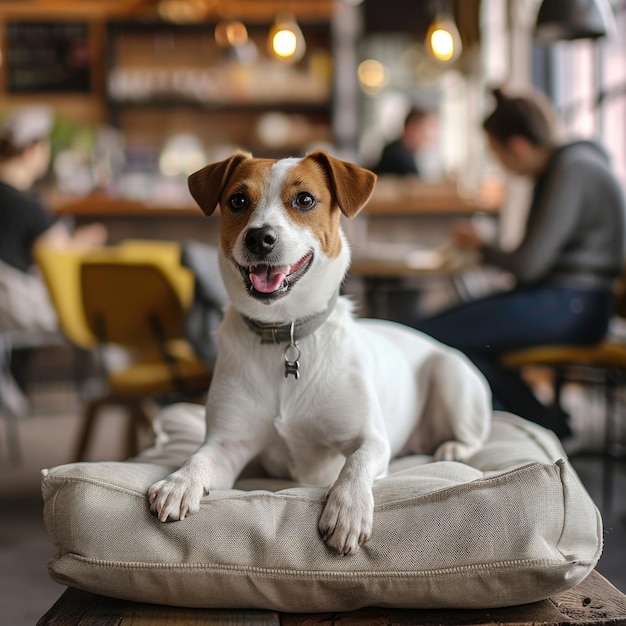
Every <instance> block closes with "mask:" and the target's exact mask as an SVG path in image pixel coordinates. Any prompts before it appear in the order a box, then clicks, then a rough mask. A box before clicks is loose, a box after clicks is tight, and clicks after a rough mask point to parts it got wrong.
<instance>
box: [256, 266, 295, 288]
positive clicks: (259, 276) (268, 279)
mask: <svg viewBox="0 0 626 626" xmlns="http://www.w3.org/2000/svg"><path fill="white" fill-rule="evenodd" d="M288 271H289V266H287V265H276V266H272V265H253V266H252V267H250V281H251V282H252V286H253V287H254V288H255V289H256V290H257V291H259V292H260V293H272V292H274V291H276V290H277V289H278V288H279V287H280V286H281V285H282V283H283V281H284V280H285V276H286V275H287V272H288Z"/></svg>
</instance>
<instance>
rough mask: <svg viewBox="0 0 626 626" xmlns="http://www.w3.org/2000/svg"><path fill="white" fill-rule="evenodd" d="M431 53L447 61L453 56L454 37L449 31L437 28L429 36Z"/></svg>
mask: <svg viewBox="0 0 626 626" xmlns="http://www.w3.org/2000/svg"><path fill="white" fill-rule="evenodd" d="M430 46H431V48H432V51H433V54H434V55H435V56H436V57H437V58H438V59H441V60H442V61H449V60H450V59H451V58H452V57H453V56H454V39H453V38H452V35H451V33H450V32H449V31H447V30H443V29H442V28H438V29H436V30H434V31H433V33H432V35H431V36H430Z"/></svg>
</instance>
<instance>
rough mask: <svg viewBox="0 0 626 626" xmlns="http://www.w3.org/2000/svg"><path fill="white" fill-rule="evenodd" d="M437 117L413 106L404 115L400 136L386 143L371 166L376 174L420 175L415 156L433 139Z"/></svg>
mask: <svg viewBox="0 0 626 626" xmlns="http://www.w3.org/2000/svg"><path fill="white" fill-rule="evenodd" d="M436 132H437V118H436V116H435V114H434V113H433V112H432V111H430V110H427V109H423V108H421V107H417V106H414V107H413V108H412V109H411V110H410V111H409V112H408V114H407V115H406V117H405V119H404V124H403V126H402V132H401V134H400V136H399V137H398V138H397V139H395V140H393V141H392V142H390V143H388V144H387V145H386V146H385V147H384V148H383V151H382V153H381V155H380V159H379V161H378V163H377V164H376V165H375V166H374V167H373V168H372V169H373V170H374V172H376V174H394V175H396V176H406V175H414V176H420V175H422V172H421V171H420V168H419V165H418V161H417V156H418V153H419V152H420V150H423V149H425V148H426V147H428V146H429V145H430V144H431V143H432V142H433V141H434V139H435V136H436Z"/></svg>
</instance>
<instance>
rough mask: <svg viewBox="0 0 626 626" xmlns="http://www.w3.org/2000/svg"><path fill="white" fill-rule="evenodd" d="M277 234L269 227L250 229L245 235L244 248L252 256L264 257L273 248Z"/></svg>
mask: <svg viewBox="0 0 626 626" xmlns="http://www.w3.org/2000/svg"><path fill="white" fill-rule="evenodd" d="M277 239H278V234H277V233H276V231H275V230H274V229H273V228H272V227H271V226H261V228H251V229H250V230H249V231H248V232H247V233H246V238H245V242H246V248H248V250H249V251H250V252H252V254H256V255H258V256H266V255H268V254H269V253H270V252H271V251H272V248H273V247H274V244H275V243H276V240H277Z"/></svg>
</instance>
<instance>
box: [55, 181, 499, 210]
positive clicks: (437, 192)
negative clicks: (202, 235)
mask: <svg viewBox="0 0 626 626" xmlns="http://www.w3.org/2000/svg"><path fill="white" fill-rule="evenodd" d="M49 205H50V206H51V208H52V209H53V210H54V211H55V213H57V214H59V215H68V216H72V217H80V218H93V219H100V218H103V217H146V218H150V217H164V218H168V217H204V215H203V213H202V211H201V210H200V209H199V208H198V207H197V206H196V205H195V204H194V203H193V201H192V200H191V198H190V199H189V204H188V205H185V206H181V207H173V206H168V205H163V204H159V203H156V202H155V203H148V202H141V201H139V200H130V199H128V198H122V197H114V196H108V195H105V194H93V195H90V196H85V197H83V198H54V197H51V198H50V199H49ZM499 207H500V198H499V196H498V195H497V194H491V196H488V195H487V194H483V195H482V196H480V197H478V198H475V199H473V198H469V197H466V196H464V195H462V194H460V193H459V192H458V190H457V188H456V187H455V186H453V185H451V184H448V183H446V184H443V183H442V184H434V183H426V182H423V181H420V180H419V179H413V180H404V179H402V180H401V179H396V178H393V179H389V178H387V179H384V178H383V179H379V181H378V183H377V185H376V189H375V190H374V193H373V195H372V198H371V200H370V201H369V203H368V204H367V206H366V207H365V209H364V214H365V215H372V216H385V215H390V216H391V215H395V216H419V215H425V216H437V215H442V216H449V215H471V214H472V213H476V212H481V213H490V214H496V213H497V212H498V211H499Z"/></svg>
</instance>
